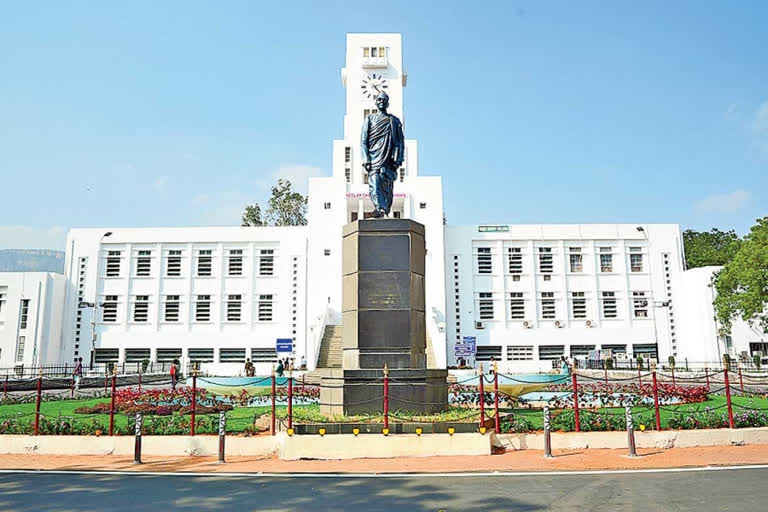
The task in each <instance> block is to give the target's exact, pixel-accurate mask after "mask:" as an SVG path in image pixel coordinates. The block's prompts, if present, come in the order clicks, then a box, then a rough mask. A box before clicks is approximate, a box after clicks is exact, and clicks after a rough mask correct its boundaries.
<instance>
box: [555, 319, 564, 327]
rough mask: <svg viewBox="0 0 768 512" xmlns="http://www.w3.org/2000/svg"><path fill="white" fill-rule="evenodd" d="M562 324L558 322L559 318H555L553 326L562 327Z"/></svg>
mask: <svg viewBox="0 0 768 512" xmlns="http://www.w3.org/2000/svg"><path fill="white" fill-rule="evenodd" d="M562 326H563V324H562V323H560V320H555V327H562Z"/></svg>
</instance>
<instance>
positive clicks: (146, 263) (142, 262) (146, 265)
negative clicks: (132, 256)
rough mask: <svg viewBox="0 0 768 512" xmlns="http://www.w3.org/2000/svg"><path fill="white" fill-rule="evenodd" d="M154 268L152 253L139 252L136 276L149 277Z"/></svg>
mask: <svg viewBox="0 0 768 512" xmlns="http://www.w3.org/2000/svg"><path fill="white" fill-rule="evenodd" d="M151 268H152V251H139V254H138V257H137V258H136V275H137V276H138V277H148V276H149V272H150V270H151Z"/></svg>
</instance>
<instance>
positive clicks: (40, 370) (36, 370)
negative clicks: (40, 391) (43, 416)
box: [0, 362, 171, 379]
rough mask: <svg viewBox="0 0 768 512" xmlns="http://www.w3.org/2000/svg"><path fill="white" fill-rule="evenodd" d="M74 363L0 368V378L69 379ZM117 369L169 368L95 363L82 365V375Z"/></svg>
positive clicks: (122, 372) (150, 370)
mask: <svg viewBox="0 0 768 512" xmlns="http://www.w3.org/2000/svg"><path fill="white" fill-rule="evenodd" d="M75 366H76V365H75V363H64V364H49V365H42V366H25V365H23V364H19V365H16V366H12V367H5V368H0V376H2V377H4V376H6V375H8V376H9V377H11V378H18V379H24V378H31V377H38V376H40V375H42V376H43V377H67V376H69V377H71V376H72V374H73V373H74V371H75ZM113 368H117V374H118V375H132V374H137V373H163V372H167V371H169V370H170V368H171V363H170V362H159V363H156V362H148V363H142V362H136V363H125V362H123V363H116V362H112V363H96V364H93V365H88V364H83V366H82V369H83V375H86V376H89V375H90V376H93V375H112V369H113Z"/></svg>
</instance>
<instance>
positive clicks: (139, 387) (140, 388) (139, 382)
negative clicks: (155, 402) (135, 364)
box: [139, 367, 141, 393]
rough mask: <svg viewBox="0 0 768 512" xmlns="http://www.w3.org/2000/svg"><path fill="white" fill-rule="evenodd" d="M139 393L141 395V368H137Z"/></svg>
mask: <svg viewBox="0 0 768 512" xmlns="http://www.w3.org/2000/svg"><path fill="white" fill-rule="evenodd" d="M139 393H141V367H139Z"/></svg>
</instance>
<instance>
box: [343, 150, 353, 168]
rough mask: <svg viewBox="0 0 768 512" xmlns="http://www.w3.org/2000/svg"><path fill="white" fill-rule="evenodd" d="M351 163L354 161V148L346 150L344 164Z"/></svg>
mask: <svg viewBox="0 0 768 512" xmlns="http://www.w3.org/2000/svg"><path fill="white" fill-rule="evenodd" d="M351 161H352V148H351V147H349V146H347V147H345V148H344V163H346V164H348V163H350V162H351ZM347 167H349V166H347Z"/></svg>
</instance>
